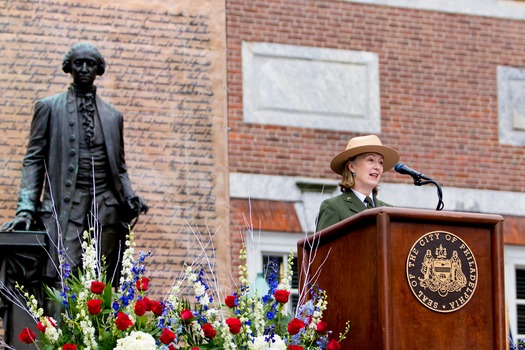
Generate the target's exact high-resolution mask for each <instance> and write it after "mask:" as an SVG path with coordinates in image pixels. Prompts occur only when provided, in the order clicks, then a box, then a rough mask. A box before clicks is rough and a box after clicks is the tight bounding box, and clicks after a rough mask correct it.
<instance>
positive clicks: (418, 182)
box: [414, 176, 445, 211]
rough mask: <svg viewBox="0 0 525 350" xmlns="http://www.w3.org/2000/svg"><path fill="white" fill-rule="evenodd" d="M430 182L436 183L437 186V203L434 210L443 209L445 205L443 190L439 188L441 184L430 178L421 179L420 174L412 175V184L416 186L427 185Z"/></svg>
mask: <svg viewBox="0 0 525 350" xmlns="http://www.w3.org/2000/svg"><path fill="white" fill-rule="evenodd" d="M430 183H432V184H434V185H436V188H437V194H438V204H437V207H436V210H438V211H439V210H443V208H444V207H445V203H443V191H442V190H441V186H440V185H439V184H438V183H437V182H436V181H434V180H432V179H429V180H426V181H422V180H421V177H420V176H417V177H414V185H416V186H422V185H427V184H430Z"/></svg>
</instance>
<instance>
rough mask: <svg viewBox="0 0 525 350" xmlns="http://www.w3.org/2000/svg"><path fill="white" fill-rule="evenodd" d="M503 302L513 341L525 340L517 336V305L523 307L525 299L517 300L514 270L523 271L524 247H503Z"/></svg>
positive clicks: (523, 336)
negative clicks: (504, 302)
mask: <svg viewBox="0 0 525 350" xmlns="http://www.w3.org/2000/svg"><path fill="white" fill-rule="evenodd" d="M504 249H505V253H504V255H505V257H504V260H505V301H506V313H507V322H508V323H509V327H510V331H511V334H512V338H513V339H514V341H516V340H517V339H523V338H525V334H518V333H517V328H518V315H517V305H525V299H518V298H517V296H516V295H517V293H516V270H518V269H520V270H525V246H515V245H505V248H504Z"/></svg>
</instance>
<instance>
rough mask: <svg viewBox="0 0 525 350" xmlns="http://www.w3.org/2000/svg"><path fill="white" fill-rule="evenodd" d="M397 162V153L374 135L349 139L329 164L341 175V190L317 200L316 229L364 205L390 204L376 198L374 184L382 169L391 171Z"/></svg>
mask: <svg viewBox="0 0 525 350" xmlns="http://www.w3.org/2000/svg"><path fill="white" fill-rule="evenodd" d="M398 161H399V153H398V152H397V151H396V150H395V149H393V148H390V147H387V146H383V144H382V143H381V140H380V139H379V137H377V136H376V135H366V136H358V137H354V138H352V139H350V141H349V142H348V145H347V146H346V149H345V150H344V151H343V152H341V153H339V154H338V155H336V156H335V157H334V159H332V162H331V163H330V168H332V170H333V171H334V172H335V173H336V174H339V175H341V176H342V179H341V182H340V183H339V187H340V188H341V192H342V193H341V194H340V195H338V196H336V197H333V198H329V199H327V200H325V201H323V203H321V207H320V209H319V216H318V218H317V231H320V230H322V229H325V228H327V227H328V226H331V225H333V224H335V223H338V222H339V221H342V220H344V219H346V218H348V217H350V216H352V215H355V214H357V213H359V212H361V211H363V210H365V209H367V208H374V207H384V206H387V207H391V206H392V205H390V204H388V203H385V202H383V201H381V200H379V199H378V198H377V193H378V185H379V181H380V180H381V175H383V172H385V171H388V170H391V169H392V168H393V167H394V165H395V164H396V163H397V162H398Z"/></svg>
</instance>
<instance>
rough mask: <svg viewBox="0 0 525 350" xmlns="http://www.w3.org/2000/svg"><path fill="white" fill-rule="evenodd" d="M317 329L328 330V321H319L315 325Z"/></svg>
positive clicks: (319, 331) (322, 331) (318, 330)
mask: <svg viewBox="0 0 525 350" xmlns="http://www.w3.org/2000/svg"><path fill="white" fill-rule="evenodd" d="M315 330H316V331H317V332H318V333H324V332H326V331H327V330H328V323H326V322H325V321H319V323H318V324H316V325H315Z"/></svg>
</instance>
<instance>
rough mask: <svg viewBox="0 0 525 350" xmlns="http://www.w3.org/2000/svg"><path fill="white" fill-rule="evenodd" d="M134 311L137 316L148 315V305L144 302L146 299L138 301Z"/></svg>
mask: <svg viewBox="0 0 525 350" xmlns="http://www.w3.org/2000/svg"><path fill="white" fill-rule="evenodd" d="M133 311H134V312H135V315H137V316H143V315H144V314H145V313H146V303H145V302H144V299H140V300H137V302H136V303H135V307H134V308H133Z"/></svg>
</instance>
